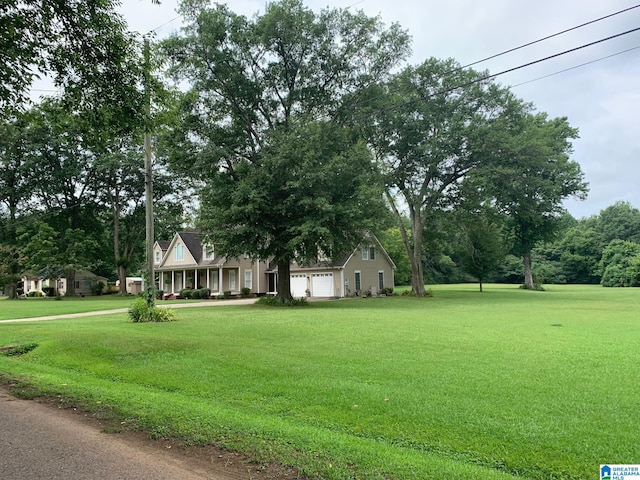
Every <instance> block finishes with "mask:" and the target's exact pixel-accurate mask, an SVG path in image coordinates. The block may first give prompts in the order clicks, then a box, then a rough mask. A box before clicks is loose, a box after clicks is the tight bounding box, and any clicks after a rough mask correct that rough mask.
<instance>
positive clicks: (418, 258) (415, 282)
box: [386, 192, 427, 297]
mask: <svg viewBox="0 0 640 480" xmlns="http://www.w3.org/2000/svg"><path fill="white" fill-rule="evenodd" d="M386 196H387V200H388V201H389V204H390V205H391V209H392V210H393V213H394V214H395V215H396V218H397V220H398V228H399V229H400V236H401V237H402V243H403V244H404V248H405V249H406V250H407V255H408V256H409V263H410V264H411V290H412V291H413V293H414V294H415V295H416V296H418V297H426V296H427V292H426V290H425V289H424V271H423V268H422V231H423V228H424V224H423V222H422V220H421V218H420V215H419V213H416V212H415V210H414V209H412V208H410V216H411V228H412V230H413V244H412V242H411V240H410V239H409V235H408V234H407V229H406V228H405V226H404V224H403V223H402V215H401V214H400V212H399V211H398V208H397V207H396V204H395V202H394V201H393V197H392V196H391V195H390V194H389V192H386Z"/></svg>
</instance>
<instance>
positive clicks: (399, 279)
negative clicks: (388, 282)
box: [378, 227, 411, 285]
mask: <svg viewBox="0 0 640 480" xmlns="http://www.w3.org/2000/svg"><path fill="white" fill-rule="evenodd" d="M378 238H379V240H380V243H382V246H383V247H384V249H385V250H386V252H387V253H388V254H389V257H391V260H393V263H395V264H396V269H395V270H394V272H393V280H394V283H395V284H396V285H408V284H411V263H410V262H409V257H408V255H407V249H406V248H405V246H404V243H403V242H402V236H401V234H400V229H399V228H398V227H391V228H388V229H386V230H384V231H383V232H381V233H380V234H379V236H378Z"/></svg>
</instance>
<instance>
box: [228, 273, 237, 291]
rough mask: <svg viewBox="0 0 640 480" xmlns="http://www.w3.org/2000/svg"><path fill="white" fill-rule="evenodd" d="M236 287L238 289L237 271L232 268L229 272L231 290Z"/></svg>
mask: <svg viewBox="0 0 640 480" xmlns="http://www.w3.org/2000/svg"><path fill="white" fill-rule="evenodd" d="M235 289H236V271H235V270H231V271H230V272H229V290H235Z"/></svg>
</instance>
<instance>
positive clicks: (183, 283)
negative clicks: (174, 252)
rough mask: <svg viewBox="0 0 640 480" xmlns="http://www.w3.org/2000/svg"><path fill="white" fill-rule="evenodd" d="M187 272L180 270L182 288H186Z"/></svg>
mask: <svg viewBox="0 0 640 480" xmlns="http://www.w3.org/2000/svg"><path fill="white" fill-rule="evenodd" d="M186 285H187V271H186V270H182V288H187V286H186Z"/></svg>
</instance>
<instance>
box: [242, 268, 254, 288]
mask: <svg viewBox="0 0 640 480" xmlns="http://www.w3.org/2000/svg"><path fill="white" fill-rule="evenodd" d="M252 283H253V272H252V271H251V270H245V271H244V287H245V288H253V286H252Z"/></svg>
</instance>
